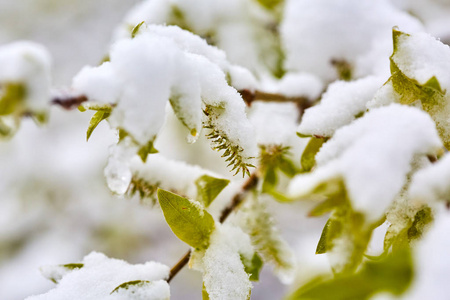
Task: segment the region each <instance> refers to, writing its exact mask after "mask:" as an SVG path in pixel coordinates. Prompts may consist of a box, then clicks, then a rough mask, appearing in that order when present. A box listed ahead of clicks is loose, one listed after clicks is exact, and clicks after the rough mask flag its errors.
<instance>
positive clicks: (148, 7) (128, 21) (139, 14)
mask: <svg viewBox="0 0 450 300" xmlns="http://www.w3.org/2000/svg"><path fill="white" fill-rule="evenodd" d="M175 11H176V12H175ZM180 14H181V17H180ZM142 21H145V22H146V23H148V24H172V25H180V27H184V28H186V29H188V30H190V31H192V32H195V33H196V34H198V35H200V36H203V37H205V38H208V39H209V40H210V41H211V42H212V43H213V44H215V45H217V46H218V47H219V48H220V49H223V50H224V51H225V52H226V53H227V56H228V59H229V61H230V62H232V63H233V64H239V65H241V66H243V67H246V68H248V69H250V70H251V71H252V72H258V73H267V71H268V69H271V68H273V67H274V65H275V64H276V61H277V56H278V55H279V54H278V53H277V51H278V50H277V49H276V45H275V44H276V37H275V36H274V34H273V33H272V32H271V31H270V29H268V27H269V26H270V25H271V24H273V23H274V22H276V20H275V18H274V17H273V16H271V15H270V14H269V13H268V12H267V11H265V10H264V9H263V8H262V7H261V6H260V5H259V4H258V3H257V2H256V1H248V0H232V1H230V0H216V1H209V0H206V1H205V0H182V1H181V0H170V1H159V0H158V1H153V0H147V1H144V2H142V3H141V4H139V5H138V6H136V7H135V8H134V9H132V10H131V11H130V12H129V13H128V15H127V16H126V17H125V19H124V22H123V24H121V26H119V27H118V29H117V30H116V34H115V39H116V40H118V39H121V38H124V37H127V36H129V34H130V32H131V28H133V27H134V26H136V25H137V24H139V23H140V22H142Z"/></svg>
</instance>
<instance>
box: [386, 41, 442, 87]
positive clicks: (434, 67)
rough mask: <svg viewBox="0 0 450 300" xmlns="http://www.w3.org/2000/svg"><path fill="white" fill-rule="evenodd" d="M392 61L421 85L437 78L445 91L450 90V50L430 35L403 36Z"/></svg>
mask: <svg viewBox="0 0 450 300" xmlns="http://www.w3.org/2000/svg"><path fill="white" fill-rule="evenodd" d="M392 59H393V60H394V62H395V63H396V64H397V66H398V67H399V68H400V70H401V71H402V72H403V73H404V74H405V75H406V76H407V77H409V78H411V79H415V80H417V82H418V83H419V84H425V83H426V82H427V81H428V80H429V79H430V78H432V77H433V76H436V78H437V79H438V81H439V83H440V84H441V87H442V88H443V89H449V88H450V71H449V70H450V48H449V46H448V45H445V44H443V43H442V42H440V41H438V40H437V39H436V38H434V37H432V36H430V35H429V34H426V33H415V34H411V35H401V36H400V37H399V40H398V42H397V51H396V52H395V54H394V55H393V57H392Z"/></svg>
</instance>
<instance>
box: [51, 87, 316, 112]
mask: <svg viewBox="0 0 450 300" xmlns="http://www.w3.org/2000/svg"><path fill="white" fill-rule="evenodd" d="M238 92H239V94H241V96H242V99H243V100H244V102H245V104H247V106H251V105H252V103H253V102H255V101H261V102H279V103H283V102H284V103H286V102H293V103H296V104H297V106H298V107H299V109H302V110H305V109H307V108H308V107H310V106H311V104H312V101H310V100H309V99H308V98H306V97H287V96H284V95H280V94H273V93H266V92H261V91H254V92H251V91H250V90H241V91H238ZM86 101H88V98H87V97H86V96H85V95H77V96H72V95H67V96H58V97H55V98H53V99H52V100H51V103H52V104H53V105H58V106H61V107H62V108H64V109H67V110H70V109H75V108H77V107H78V106H80V105H81V104H82V103H83V102H86Z"/></svg>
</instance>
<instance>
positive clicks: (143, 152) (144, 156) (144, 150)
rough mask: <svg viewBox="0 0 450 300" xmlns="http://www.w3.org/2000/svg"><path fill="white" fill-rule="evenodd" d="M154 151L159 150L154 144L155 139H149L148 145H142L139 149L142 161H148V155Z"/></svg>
mask: <svg viewBox="0 0 450 300" xmlns="http://www.w3.org/2000/svg"><path fill="white" fill-rule="evenodd" d="M154 153H158V150H156V149H155V147H154V146H153V141H149V142H148V143H147V145H145V146H142V147H141V148H140V149H139V151H138V153H137V154H138V155H139V157H140V158H141V159H142V161H143V162H144V163H145V162H146V161H147V156H148V155H149V154H154Z"/></svg>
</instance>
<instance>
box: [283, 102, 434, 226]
mask: <svg viewBox="0 0 450 300" xmlns="http://www.w3.org/2000/svg"><path fill="white" fill-rule="evenodd" d="M398 141H401V143H399V142H398ZM439 147H441V141H440V139H439V136H438V134H437V131H436V128H435V124H434V122H433V121H432V120H431V118H430V117H429V116H428V114H426V113H424V112H422V111H420V110H418V109H416V108H413V107H407V106H401V105H398V104H392V105H390V106H387V107H382V108H378V109H374V110H372V111H369V112H368V113H366V114H365V115H364V117H362V118H360V119H358V120H356V121H354V122H353V123H351V124H350V125H347V126H344V127H342V128H340V129H339V130H337V131H336V133H335V134H334V136H333V137H332V138H331V139H330V140H329V141H328V142H327V143H325V144H324V145H323V146H322V148H321V149H320V151H319V153H318V154H317V155H316V162H317V169H316V170H314V171H313V172H312V173H309V174H305V175H297V176H296V177H295V178H294V179H293V181H292V182H291V184H290V187H289V191H290V194H291V195H292V196H297V197H299V196H304V195H307V194H309V193H311V192H312V191H313V190H314V188H315V187H317V186H318V185H319V184H320V183H323V182H327V181H329V180H332V179H337V178H341V179H342V180H343V181H344V184H345V186H346V189H347V192H348V194H349V198H350V201H351V204H352V207H353V208H354V209H355V210H356V211H359V212H362V213H364V214H365V215H366V217H367V219H369V220H372V221H375V220H377V219H378V218H380V217H381V216H382V214H383V213H384V212H385V210H386V209H387V208H388V207H389V205H390V204H391V203H392V201H393V200H394V198H395V196H396V195H397V194H398V193H399V192H400V190H401V189H402V187H403V185H404V184H405V180H406V175H407V173H408V172H409V171H410V169H411V167H410V164H411V161H412V159H413V157H414V155H416V154H422V155H423V154H428V153H435V152H436V151H437V150H438V149H439ZM374 178H376V180H374Z"/></svg>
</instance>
